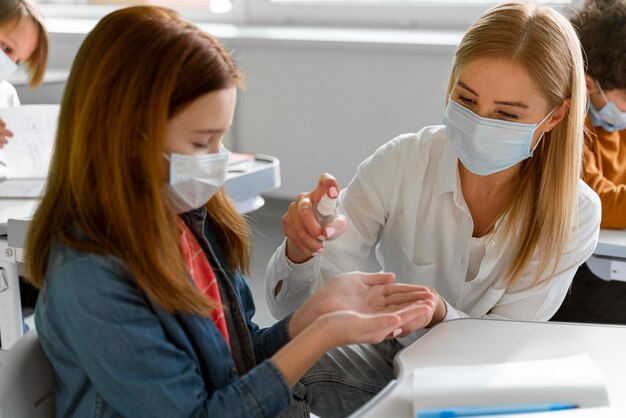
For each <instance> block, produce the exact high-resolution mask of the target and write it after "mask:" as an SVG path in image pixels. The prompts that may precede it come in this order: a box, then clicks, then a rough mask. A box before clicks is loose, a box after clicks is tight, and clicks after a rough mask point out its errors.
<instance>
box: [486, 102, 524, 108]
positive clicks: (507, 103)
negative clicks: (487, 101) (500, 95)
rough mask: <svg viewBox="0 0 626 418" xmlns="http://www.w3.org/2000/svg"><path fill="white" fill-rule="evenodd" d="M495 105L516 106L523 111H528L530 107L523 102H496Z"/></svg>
mask: <svg viewBox="0 0 626 418" xmlns="http://www.w3.org/2000/svg"><path fill="white" fill-rule="evenodd" d="M494 103H495V104H499V105H505V106H515V107H521V108H522V109H528V105H527V104H524V103H522V102H494Z"/></svg>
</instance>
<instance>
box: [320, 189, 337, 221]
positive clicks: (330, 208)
mask: <svg viewBox="0 0 626 418" xmlns="http://www.w3.org/2000/svg"><path fill="white" fill-rule="evenodd" d="M336 207H337V198H332V197H329V196H328V195H326V194H325V195H324V196H322V198H321V199H320V201H319V203H318V204H317V211H318V212H319V213H320V214H322V215H323V216H329V215H332V214H333V213H334V212H335V208H336Z"/></svg>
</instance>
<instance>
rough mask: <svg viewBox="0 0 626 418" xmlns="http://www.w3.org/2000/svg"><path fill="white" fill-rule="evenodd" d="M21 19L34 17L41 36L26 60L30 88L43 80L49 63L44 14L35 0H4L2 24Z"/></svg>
mask: <svg viewBox="0 0 626 418" xmlns="http://www.w3.org/2000/svg"><path fill="white" fill-rule="evenodd" d="M21 19H32V21H33V23H34V24H35V26H36V27H37V30H38V33H39V38H38V39H37V47H36V48H35V50H34V51H33V54H32V55H31V56H30V57H29V58H28V59H27V60H26V65H27V68H28V75H29V81H28V86H29V87H30V88H35V87H38V86H39V85H40V84H41V82H42V81H43V75H44V73H45V72H46V65H47V64H48V48H49V45H48V43H49V42H48V30H47V29H46V25H45V24H44V20H43V16H42V15H41V12H40V11H39V9H38V8H37V5H36V4H35V2H34V1H33V0H2V4H0V26H4V25H11V24H16V23H18V22H19V21H20V20H21Z"/></svg>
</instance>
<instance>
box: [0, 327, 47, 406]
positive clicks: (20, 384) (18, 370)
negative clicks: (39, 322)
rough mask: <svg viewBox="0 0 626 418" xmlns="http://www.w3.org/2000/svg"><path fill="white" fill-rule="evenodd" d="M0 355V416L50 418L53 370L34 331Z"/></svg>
mask: <svg viewBox="0 0 626 418" xmlns="http://www.w3.org/2000/svg"><path fill="white" fill-rule="evenodd" d="M1 354H2V356H1V357H0V418H53V417H54V379H55V378H54V371H53V369H52V366H51V365H50V362H49V361H48V358H47V357H46V355H45V353H44V352H43V350H42V348H41V345H40V344H39V340H38V339H37V332H36V330H31V331H29V332H28V333H26V335H24V336H23V337H22V338H20V339H19V340H18V341H17V342H16V343H15V344H14V345H13V347H11V350H9V351H8V352H6V351H5V352H2V353H1Z"/></svg>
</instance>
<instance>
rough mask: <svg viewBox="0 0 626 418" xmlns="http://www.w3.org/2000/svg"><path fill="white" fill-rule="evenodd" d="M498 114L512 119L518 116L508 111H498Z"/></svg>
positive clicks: (516, 118)
mask: <svg viewBox="0 0 626 418" xmlns="http://www.w3.org/2000/svg"><path fill="white" fill-rule="evenodd" d="M500 115H501V116H502V117H503V118H505V119H513V120H518V119H519V117H517V115H514V114H512V113H508V112H500Z"/></svg>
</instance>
